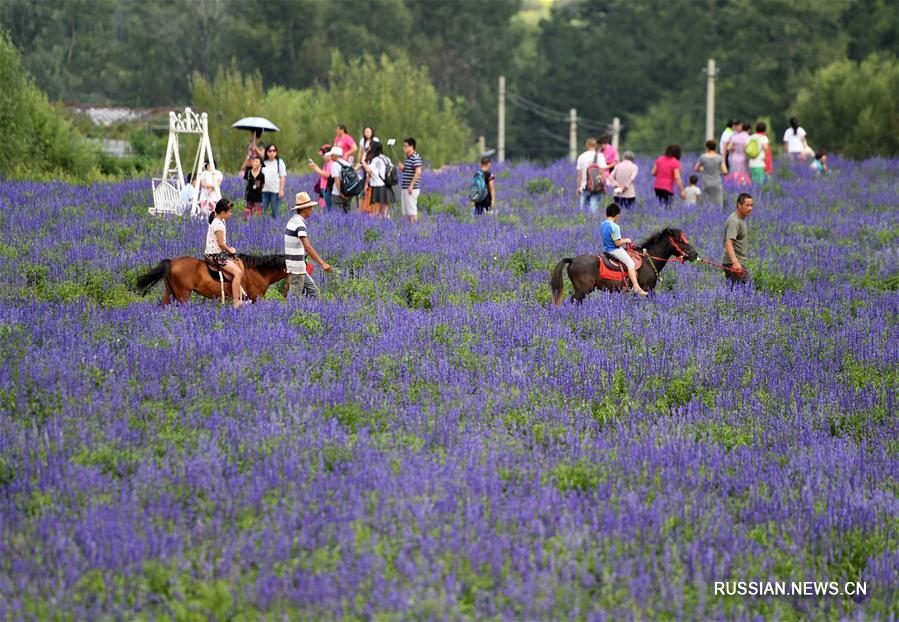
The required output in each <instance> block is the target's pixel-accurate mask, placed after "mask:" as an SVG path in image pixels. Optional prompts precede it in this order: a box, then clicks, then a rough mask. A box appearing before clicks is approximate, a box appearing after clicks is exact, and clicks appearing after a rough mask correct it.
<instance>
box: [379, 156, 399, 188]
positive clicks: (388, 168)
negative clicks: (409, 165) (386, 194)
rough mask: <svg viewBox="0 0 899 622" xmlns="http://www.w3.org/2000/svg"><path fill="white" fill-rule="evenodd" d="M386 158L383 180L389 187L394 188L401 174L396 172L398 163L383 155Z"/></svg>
mask: <svg viewBox="0 0 899 622" xmlns="http://www.w3.org/2000/svg"><path fill="white" fill-rule="evenodd" d="M381 157H382V158H384V178H383V179H382V180H381V181H383V182H384V185H385V186H387V187H388V188H393V187H394V186H395V185H397V184H398V183H399V175H397V172H396V165H394V163H393V162H391V161H390V158H388V157H387V156H385V155H382V156H381Z"/></svg>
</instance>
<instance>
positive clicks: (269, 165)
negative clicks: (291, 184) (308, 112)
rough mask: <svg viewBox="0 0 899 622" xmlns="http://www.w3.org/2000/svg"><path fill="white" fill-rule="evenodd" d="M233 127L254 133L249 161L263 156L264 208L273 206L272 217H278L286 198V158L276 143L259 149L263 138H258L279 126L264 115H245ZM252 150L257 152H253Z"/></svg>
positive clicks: (249, 151)
mask: <svg viewBox="0 0 899 622" xmlns="http://www.w3.org/2000/svg"><path fill="white" fill-rule="evenodd" d="M231 127H234V128H237V129H239V130H250V131H251V132H252V133H253V138H252V142H251V143H250V144H249V145H248V146H247V162H249V161H250V160H251V158H252V157H253V155H256V154H257V153H258V155H259V156H260V157H261V158H262V171H263V175H264V176H265V184H264V185H263V187H262V210H263V211H269V206H271V215H272V218H275V219H277V218H278V212H279V211H280V209H281V199H283V198H284V186H285V184H286V182H287V167H286V166H285V165H284V160H282V159H281V158H280V157H278V148H277V147H276V146H275V145H271V144H270V145H268V146H264V145H263V146H262V148H261V149H259V150H258V151H257V147H258V146H259V145H260V144H261V143H262V141H261V140H258V138H259V137H261V136H262V132H263V131H269V132H277V131H279V130H278V126H277V125H275V124H274V123H272V122H271V121H269V120H268V119H265V118H263V117H245V118H243V119H241V120H240V121H238V122H237V123H235V124H234V125H232V126H231ZM251 151H253V152H255V153H251ZM247 166H248V164H247V163H246V162H245V163H244V168H242V169H241V170H246V167H247Z"/></svg>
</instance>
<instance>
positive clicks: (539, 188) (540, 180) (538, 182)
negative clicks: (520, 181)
mask: <svg viewBox="0 0 899 622" xmlns="http://www.w3.org/2000/svg"><path fill="white" fill-rule="evenodd" d="M552 189H553V182H552V180H550V179H547V178H546V177H535V178H533V179H529V180H528V192H530V193H531V194H549V191H550V190H552Z"/></svg>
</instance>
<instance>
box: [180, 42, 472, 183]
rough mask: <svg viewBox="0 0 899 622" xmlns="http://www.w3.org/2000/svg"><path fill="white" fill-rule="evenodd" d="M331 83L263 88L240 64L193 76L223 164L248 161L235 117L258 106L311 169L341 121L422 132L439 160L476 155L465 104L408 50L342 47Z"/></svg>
mask: <svg viewBox="0 0 899 622" xmlns="http://www.w3.org/2000/svg"><path fill="white" fill-rule="evenodd" d="M331 66H332V69H331V71H330V75H331V80H330V84H329V85H328V86H327V87H323V86H316V87H312V88H308V89H301V90H298V89H287V88H283V87H274V88H271V89H269V90H268V91H263V89H262V79H261V77H260V75H259V74H252V75H250V76H243V75H242V74H241V73H240V72H239V71H238V69H237V67H236V65H232V66H231V67H230V68H228V69H221V70H219V72H218V73H217V74H216V77H215V79H214V80H211V81H210V80H206V79H205V78H203V76H202V75H200V74H199V73H197V74H194V77H193V79H192V82H191V84H192V92H193V103H194V106H195V108H196V109H197V110H201V111H205V112H207V113H208V114H209V117H210V120H211V123H210V140H211V141H212V146H213V149H214V150H215V152H216V154H217V156H216V158H217V163H218V162H221V164H220V166H219V168H222V169H223V170H228V169H229V167H231V166H233V167H234V169H236V168H237V167H238V166H239V165H240V163H241V162H242V161H243V157H244V153H245V148H246V142H247V135H246V132H238V131H237V130H234V129H232V128H231V123H233V122H234V121H236V120H237V119H239V118H240V117H242V116H246V115H248V114H250V110H251V109H252V110H258V111H259V114H262V115H264V116H266V117H268V118H270V119H272V120H273V121H275V122H276V123H277V124H278V127H279V128H280V129H281V132H280V133H279V134H277V135H274V137H271V138H270V139H267V142H268V141H269V140H271V141H273V142H275V143H276V144H277V145H278V149H279V153H280V155H281V157H283V158H284V160H285V161H286V162H288V163H289V164H290V165H291V167H292V168H293V170H294V171H296V170H297V169H299V170H304V168H305V162H306V159H307V158H309V157H313V156H316V155H317V154H318V149H319V147H320V146H321V145H322V143H325V142H331V139H332V138H333V137H334V129H335V127H336V126H337V124H338V123H344V124H346V125H347V127H348V128H350V130H351V133H355V132H358V131H360V130H361V129H362V127H363V126H364V125H366V124H373V125H375V129H376V131H377V133H378V136H379V137H380V138H381V139H382V141H383V142H386V140H387V138H396V139H397V141H398V142H400V141H402V139H403V138H404V137H406V136H414V137H415V138H416V139H417V141H418V143H419V145H420V146H421V150H422V154H423V155H424V157H425V158H426V159H427V160H428V161H430V162H431V163H432V164H434V165H435V166H440V165H442V164H445V163H447V162H457V161H459V160H461V159H463V158H466V157H468V156H470V155H472V140H471V130H470V129H469V128H468V126H467V125H466V124H465V120H464V115H463V114H462V109H461V106H459V104H458V102H456V101H454V100H451V99H449V98H446V97H442V96H440V95H439V94H438V93H437V90H436V89H435V88H434V86H433V85H432V84H431V82H430V79H429V77H428V71H427V69H426V68H424V67H415V66H413V65H412V63H411V62H410V61H409V59H408V58H406V57H405V56H402V55H401V56H400V57H398V58H397V59H396V60H391V59H390V58H389V57H387V56H386V55H385V56H382V57H381V58H379V59H376V58H374V57H372V56H368V55H365V56H363V57H361V58H358V59H355V60H351V61H344V59H343V56H342V55H341V54H340V53H339V52H334V54H333V56H332V59H331Z"/></svg>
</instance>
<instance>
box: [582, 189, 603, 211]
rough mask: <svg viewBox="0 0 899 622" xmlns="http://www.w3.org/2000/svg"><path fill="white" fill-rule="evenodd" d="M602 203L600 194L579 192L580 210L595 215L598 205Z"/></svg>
mask: <svg viewBox="0 0 899 622" xmlns="http://www.w3.org/2000/svg"><path fill="white" fill-rule="evenodd" d="M600 201H602V192H587V191H586V190H584V191H583V192H581V196H580V197H579V202H578V204H579V205H580V208H581V209H586V208H589V209H590V213H591V214H595V213H596V211H597V210H598V209H599V203H600Z"/></svg>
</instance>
